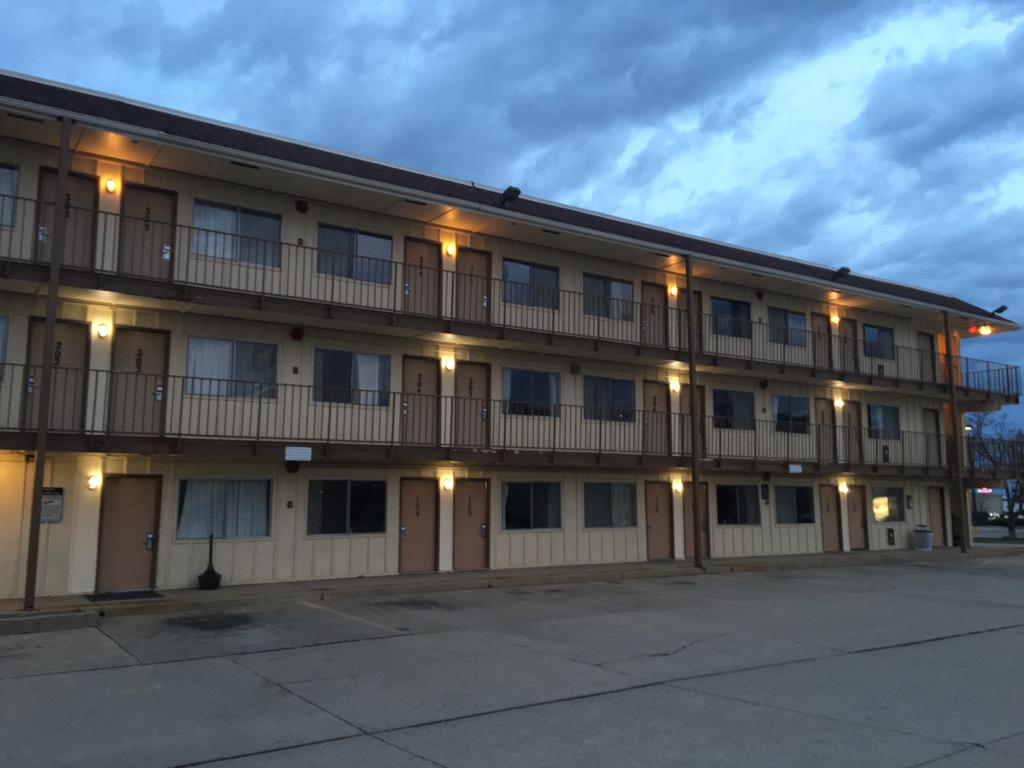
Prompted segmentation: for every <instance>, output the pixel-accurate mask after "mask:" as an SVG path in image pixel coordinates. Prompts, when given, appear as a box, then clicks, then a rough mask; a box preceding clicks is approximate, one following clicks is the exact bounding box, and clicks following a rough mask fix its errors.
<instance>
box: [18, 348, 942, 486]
mask: <svg viewBox="0 0 1024 768" xmlns="http://www.w3.org/2000/svg"><path fill="white" fill-rule="evenodd" d="M39 373H40V369H39V368H38V367H35V366H26V365H20V364H6V365H3V366H0V432H6V433H28V432H31V431H32V430H34V429H35V428H36V427H37V426H38V425H39V418H40V414H39V407H38V404H37V402H36V401H35V397H36V382H37V381H38V378H39ZM53 375H54V378H53V399H52V402H51V408H50V415H49V420H50V421H49V423H50V429H51V431H52V432H54V433H57V434H64V435H80V436H91V437H97V438H104V437H106V438H117V437H131V438H146V439H149V438H152V439H154V440H155V439H157V438H165V439H178V440H218V441H237V442H267V443H284V442H290V443H306V444H319V445H323V446H340V445H348V446H357V447H358V446H371V445H378V446H407V447H421V448H439V449H442V448H443V449H447V450H452V451H468V452H488V451H504V452H511V453H529V452H543V453H584V454H599V455H605V454H607V455H622V456H636V457H640V458H644V457H649V458H652V459H654V458H660V459H662V460H663V461H664V462H665V463H670V464H671V463H676V462H678V461H681V460H682V458H683V457H684V456H689V455H690V451H691V441H690V422H689V416H688V415H686V414H680V413H667V412H664V411H645V410H639V409H638V410H623V409H614V410H612V409H603V408H595V407H592V406H586V405H563V404H547V403H520V402H510V401H502V400H488V399H478V398H464V397H454V396H437V395H426V394H413V393H401V392H378V391H369V390H366V391H363V390H354V389H347V388H345V389H343V388H337V389H328V388H324V387H316V386H309V385H300V384H275V383H267V382H241V381H235V380H224V379H209V378H200V377H195V376H170V375H159V374H142V373H135V372H119V371H102V370H92V369H89V370H85V369H74V368H64V367H57V368H55V369H54V370H53ZM698 434H699V436H700V445H699V452H698V455H699V458H701V459H705V460H708V461H718V462H722V461H732V460H744V461H750V462H753V463H756V464H765V463H767V464H791V463H800V464H805V463H806V464H817V465H823V466H832V465H837V466H841V465H878V466H881V465H893V466H906V467H929V468H941V467H945V466H946V465H947V452H948V446H947V438H946V437H944V436H942V435H938V434H927V433H918V432H906V431H904V432H894V433H889V434H885V435H876V434H873V433H872V432H871V431H869V430H866V429H856V428H851V427H844V426H832V425H822V424H810V423H803V422H800V423H796V422H792V423H791V422H775V421H768V420H754V421H749V422H742V423H741V422H737V421H735V420H728V419H722V418H721V417H714V416H709V417H706V418H702V419H701V423H700V425H699V430H698Z"/></svg>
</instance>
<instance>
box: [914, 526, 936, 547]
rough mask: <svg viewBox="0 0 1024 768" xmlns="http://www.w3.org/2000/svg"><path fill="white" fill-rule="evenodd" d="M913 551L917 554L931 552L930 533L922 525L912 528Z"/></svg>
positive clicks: (929, 530) (928, 529)
mask: <svg viewBox="0 0 1024 768" xmlns="http://www.w3.org/2000/svg"><path fill="white" fill-rule="evenodd" d="M914 549H916V550H918V551H919V552H931V551H932V531H931V529H930V528H927V527H925V526H923V525H919V526H917V527H916V528H914Z"/></svg>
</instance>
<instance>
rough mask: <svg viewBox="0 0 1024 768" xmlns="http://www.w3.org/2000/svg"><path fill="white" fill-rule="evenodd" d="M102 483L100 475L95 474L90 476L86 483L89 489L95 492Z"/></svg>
mask: <svg viewBox="0 0 1024 768" xmlns="http://www.w3.org/2000/svg"><path fill="white" fill-rule="evenodd" d="M102 482H103V478H102V477H101V476H100V475H99V474H98V473H96V472H94V473H93V474H91V475H89V477H88V478H87V479H86V481H85V484H86V485H87V486H88V487H89V490H90V491H95V490H96V489H97V488H99V487H100V484H101V483H102Z"/></svg>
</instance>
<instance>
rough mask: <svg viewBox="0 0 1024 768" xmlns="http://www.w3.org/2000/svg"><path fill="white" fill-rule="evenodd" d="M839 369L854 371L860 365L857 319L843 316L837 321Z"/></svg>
mask: <svg viewBox="0 0 1024 768" xmlns="http://www.w3.org/2000/svg"><path fill="white" fill-rule="evenodd" d="M836 343H837V344H838V345H839V369H840V370H842V371H846V372H848V373H856V372H857V371H858V370H859V369H860V366H859V364H858V360H859V359H860V356H859V355H858V354H857V321H856V320H851V319H849V318H846V317H844V318H843V319H842V320H840V321H839V338H838V339H836Z"/></svg>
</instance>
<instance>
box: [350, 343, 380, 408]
mask: <svg viewBox="0 0 1024 768" xmlns="http://www.w3.org/2000/svg"><path fill="white" fill-rule="evenodd" d="M352 361H353V365H352V387H353V389H355V390H356V392H357V396H356V397H353V398H352V400H353V402H357V403H359V404H360V405H387V389H388V387H387V376H388V370H387V369H388V358H387V357H384V356H381V355H353V356H352Z"/></svg>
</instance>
